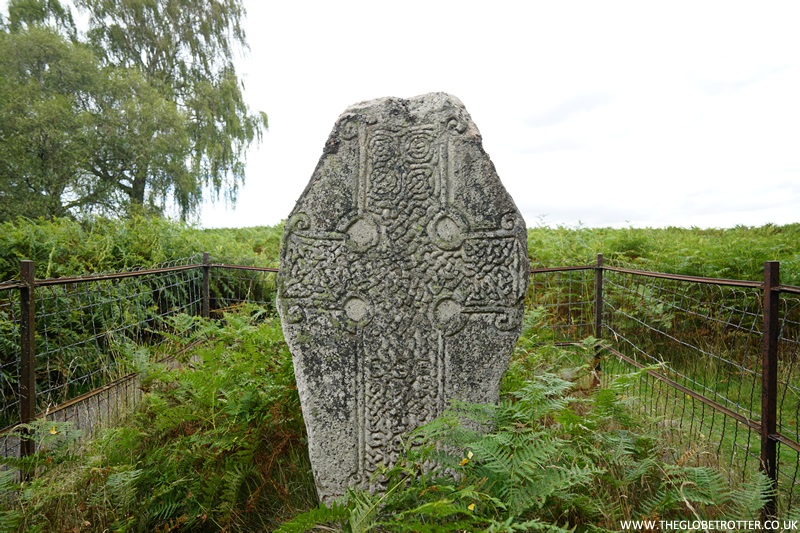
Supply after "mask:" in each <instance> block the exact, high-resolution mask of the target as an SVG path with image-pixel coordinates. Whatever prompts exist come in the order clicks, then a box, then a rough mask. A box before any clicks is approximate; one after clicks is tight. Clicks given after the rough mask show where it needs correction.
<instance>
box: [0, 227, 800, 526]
mask: <svg viewBox="0 0 800 533" xmlns="http://www.w3.org/2000/svg"><path fill="white" fill-rule="evenodd" d="M0 230H2V231H0V235H2V236H0V240H1V241H2V242H0V265H2V271H3V277H4V279H13V278H15V277H16V275H17V271H18V260H19V259H23V258H25V259H34V260H36V262H37V275H38V276H39V277H53V276H68V275H75V274H83V273H87V272H98V271H111V270H121V269H129V268H133V267H149V266H154V265H157V264H161V263H165V262H169V261H171V260H174V259H176V258H178V257H188V256H192V255H195V254H197V253H198V252H201V251H209V252H211V254H212V256H213V257H214V258H215V259H216V260H220V261H226V262H231V263H239V264H241V263H253V264H259V265H267V266H275V265H276V264H277V255H278V248H279V243H280V236H281V234H282V227H280V226H277V227H264V228H247V229H218V230H201V229H198V228H194V227H191V226H187V225H185V224H181V223H173V222H169V221H167V220H164V219H160V218H148V217H133V218H131V219H128V220H124V221H112V220H107V219H102V218H95V219H87V220H85V221H83V222H76V221H72V220H68V219H55V220H51V221H45V220H34V221H31V220H25V219H18V220H17V221H16V222H15V223H11V222H7V223H5V224H2V226H0ZM798 230H800V225H790V226H783V227H773V226H767V227H763V228H734V229H731V230H713V231H712V230H697V229H694V230H681V229H676V228H671V229H665V230H652V229H651V230H633V229H623V230H612V229H574V230H569V229H566V228H557V229H548V228H533V229H531V230H530V231H529V240H530V255H531V256H532V258H533V262H534V264H539V265H542V266H553V265H577V264H591V263H592V262H593V260H594V257H595V254H597V253H599V252H602V253H604V255H605V257H606V260H607V262H609V263H611V264H614V265H621V266H631V267H637V268H647V269H650V270H658V271H667V272H676V273H682V274H695V275H724V276H725V277H730V278H737V277H738V278H744V279H754V280H758V279H759V278H760V277H761V275H762V273H761V268H762V264H763V261H764V260H767V259H778V260H781V261H782V263H783V264H784V265H785V266H784V268H783V269H782V271H783V275H782V277H783V280H784V283H794V284H797V281H796V280H797V277H796V276H797V269H796V268H795V267H794V266H793V265H796V264H797V261H798V257H800V255H798V253H799V251H800V239H798V238H797V237H798ZM695 246H696V247H697V248H694V247H695ZM681 250H683V252H682V251H681ZM686 250H692V252H691V255H689V254H688V252H686ZM682 253H685V254H686V255H684V256H681V255H680V254H682ZM726 254H728V255H727V256H726ZM726 257H727V259H726ZM701 258H704V259H701ZM726 261H727V263H726ZM577 286H578V285H576V287H577ZM562 289H563V290H567V291H573V290H576V289H574V288H573V287H570V286H567V287H563V288H562ZM562 289H560V290H562ZM663 289H664V287H663V284H661V285H658V290H663ZM579 290H585V287H583V288H582V289H579ZM653 290H655V289H654V288H648V287H645V286H642V287H638V286H637V287H636V289H635V290H634V291H633V292H631V293H630V294H629V295H627V296H624V297H622V299H621V300H619V301H616V300H613V301H612V303H613V304H614V305H615V306H617V307H619V308H620V310H622V311H625V310H630V311H631V312H634V311H636V312H637V313H638V312H640V311H642V312H645V313H646V316H647V317H648V322H651V323H653V325H654V326H655V327H658V328H660V329H662V330H664V331H667V332H670V334H671V335H673V336H674V335H677V333H676V331H675V328H676V327H680V329H681V331H682V332H683V331H686V332H689V330H695V329H698V328H700V327H701V326H702V320H700V318H698V317H695V318H691V317H690V316H688V315H687V316H686V317H684V316H682V315H678V314H675V312H674V311H672V310H669V309H666V308H661V307H659V304H658V302H659V296H658V295H657V294H655V293H652V291H653ZM101 296H102V295H101ZM551 296H552V295H549V294H545V296H544V297H545V300H547V299H548V298H550V297H551ZM587 296H589V297H590V295H586V294H575V295H574V297H573V296H570V297H569V300H570V301H580V300H581V299H583V298H584V297H587ZM64 297H66V296H64ZM59 298H61V296H59ZM159 298H162V299H163V298H167V299H166V300H164V302H161V303H158V302H156V301H152V302H150V301H145V300H143V301H142V306H143V307H158V306H159V305H162V304H164V305H166V307H171V304H169V301H171V300H169V298H168V295H167V296H165V295H164V294H161V295H160V296H159ZM130 301H131V302H132V304H133V302H134V301H133V300H130ZM704 301H705V300H704ZM54 302H55V300H54ZM41 304H42V305H45V306H46V305H49V304H47V303H45V302H41ZM54 305H56V304H55V303H54ZM136 305H138V304H136ZM108 306H111V307H113V302H111V303H106V302H101V303H99V304H97V305H95V304H92V305H90V306H89V307H87V309H88V310H90V311H91V313H93V315H92V316H93V317H94V318H93V320H97V319H96V316H99V313H100V310H101V309H104V308H105V307H108ZM642 306H644V307H642ZM57 307H58V308H63V309H71V311H70V314H69V316H67V317H66V318H65V319H64V321H63V323H61V322H59V327H57V328H54V329H49V330H48V333H47V334H48V335H51V336H52V335H67V334H71V333H70V331H72V329H75V328H81V327H82V325H81V324H82V323H83V322H82V321H83V320H84V319H82V318H79V317H77V315H76V313H78V314H79V313H81V312H83V311H81V310H80V309H77V308H73V307H71V306H70V305H68V304H66V303H58V304H57ZM129 307H130V308H131V309H132V308H133V307H134V305H130V306H129ZM640 308H641V309H640ZM0 311H2V309H0ZM549 312H550V311H547V313H549ZM703 312H704V313H707V312H708V311H707V310H703ZM551 318H552V317H550V316H548V315H547V314H546V312H545V311H543V310H536V311H533V312H530V313H529V315H528V318H527V322H526V330H525V333H524V335H523V336H522V338H521V340H520V343H519V344H518V347H517V350H516V352H515V355H514V357H513V360H512V363H511V366H510V369H509V371H508V372H507V374H506V376H505V379H504V382H503V388H502V403H501V405H500V406H499V407H489V406H472V405H456V406H454V408H453V409H452V410H451V411H449V412H448V413H445V415H444V416H443V417H441V418H440V419H438V420H436V421H435V422H433V423H431V424H429V425H427V426H426V427H424V428H421V429H419V430H418V431H416V432H415V433H414V434H413V435H410V436H409V440H408V453H407V455H406V457H405V458H404V459H403V460H402V461H401V462H400V463H399V464H398V465H396V466H395V467H394V468H393V469H391V470H387V471H385V472H383V474H382V475H383V476H384V480H385V482H386V484H387V487H388V489H389V490H388V491H387V493H386V494H385V495H384V496H374V495H369V494H365V493H360V492H354V493H352V494H351V495H350V498H349V500H348V503H347V504H346V505H340V506H335V507H333V508H326V507H324V506H319V505H318V503H317V502H316V497H315V494H314V488H313V480H312V478H311V475H310V467H309V464H308V458H307V456H306V454H305V441H304V439H305V436H304V429H303V425H302V420H301V418H300V410H299V404H298V400H297V393H296V390H295V388H294V378H293V375H292V368H291V358H290V356H289V353H288V350H287V349H286V346H285V343H284V341H283V339H282V336H281V332H280V327H279V323H278V321H277V319H276V317H275V316H274V309H271V308H268V307H267V308H253V307H244V308H242V309H241V310H240V311H238V312H236V311H234V310H233V309H228V310H227V312H226V313H225V315H224V316H223V318H221V319H220V320H215V321H205V320H201V319H197V318H191V317H188V316H185V315H177V316H173V317H172V318H163V319H162V320H164V322H165V323H166V325H167V327H166V328H163V329H162V330H160V331H161V332H160V335H162V336H167V337H169V338H170V339H171V340H172V341H174V343H175V344H176V345H187V344H189V343H193V342H195V341H198V342H200V344H199V345H196V346H195V345H193V348H192V350H191V351H189V352H186V354H185V355H181V356H179V357H178V358H179V360H180V363H181V366H180V367H179V368H177V369H175V368H172V369H170V367H167V366H165V365H163V364H156V363H152V361H153V359H154V354H155V352H154V351H153V350H152V349H149V348H143V347H139V348H134V347H133V346H131V345H126V344H125V343H122V344H121V346H120V347H118V348H115V349H118V350H119V351H120V354H121V356H122V357H124V358H125V364H124V365H123V367H122V368H124V369H130V368H133V369H136V370H138V371H139V373H140V376H141V379H142V385H143V387H144V388H145V389H146V391H147V394H146V396H145V401H144V402H143V403H142V405H141V408H140V409H139V410H138V411H137V412H136V413H135V414H133V415H132V416H131V417H130V419H129V420H128V421H127V422H126V423H125V424H124V425H122V426H120V427H117V428H113V429H108V430H104V431H103V432H101V433H100V434H99V435H98V436H97V438H96V439H94V440H93V441H90V442H87V441H82V440H78V439H77V435H76V432H75V430H74V429H72V428H71V427H70V426H69V425H63V424H52V423H50V424H48V423H45V422H43V421H40V422H37V423H36V424H34V425H33V429H35V433H34V435H35V438H36V439H38V440H39V442H40V444H42V445H43V446H41V447H40V452H39V453H38V454H36V455H35V456H33V457H32V458H28V459H25V460H23V461H14V460H10V461H8V462H9V465H10V466H11V467H16V468H21V469H23V470H26V471H35V472H36V476H34V477H33V478H32V479H31V480H30V481H27V482H25V483H23V484H20V483H19V482H18V480H17V479H16V477H15V476H14V474H13V472H14V470H13V469H12V470H6V471H4V473H2V474H0V493H4V494H6V496H5V497H4V499H3V503H2V505H0V508H1V509H2V510H1V511H0V529H8V530H9V531H50V530H53V529H54V528H55V529H56V530H67V531H69V530H76V531H77V530H84V531H104V530H109V531H219V530H226V531H263V530H273V529H275V528H279V527H282V528H283V529H282V530H283V531H304V530H308V529H307V528H310V527H312V526H314V525H315V524H319V525H320V527H321V528H323V529H322V530H324V528H334V529H335V528H341V529H343V530H346V531H366V530H373V531H447V530H453V531H459V530H490V531H521V530H536V529H550V530H565V529H570V528H576V530H577V531H602V530H614V529H617V528H618V527H619V521H620V520H624V519H668V518H689V519H692V518H696V517H697V516H701V517H702V518H704V519H713V518H714V517H717V518H725V519H735V518H739V517H741V518H753V517H756V516H757V514H758V509H759V508H760V506H761V505H762V503H763V501H764V498H765V497H766V487H767V485H766V483H765V480H764V479H763V477H761V476H760V475H758V474H757V472H756V471H755V467H754V464H755V463H754V462H751V465H750V466H751V467H753V468H748V469H747V470H746V473H745V474H744V476H745V479H744V483H742V469H740V468H739V467H738V465H734V464H732V463H731V464H728V463H727V462H726V463H724V464H718V463H717V461H719V460H722V459H720V457H725V456H726V453H727V448H728V447H731V446H733V445H734V443H733V441H732V440H731V439H735V438H738V437H736V433H735V430H733V429H731V431H728V430H725V429H723V430H722V431H723V433H724V434H725V435H724V439H723V440H719V439H705V440H704V439H697V438H687V437H686V435H687V434H688V433H689V432H691V431H694V432H695V433H696V432H697V431H698V428H696V427H695V428H693V429H692V428H683V427H682V426H676V425H671V422H674V421H675V420H672V419H673V418H675V416H677V417H680V416H682V415H681V410H683V411H686V409H687V403H686V400H685V398H683V395H682V394H677V395H676V396H675V398H674V399H673V400H671V401H674V402H675V403H676V405H677V403H678V402H682V407H681V406H680V405H679V406H678V407H677V409H678V411H679V412H678V413H677V414H676V410H675V409H676V408H672V411H671V412H665V413H661V418H658V419H655V420H653V419H649V418H646V417H644V416H643V415H642V414H641V413H642V412H643V409H642V408H643V405H642V404H644V403H646V402H649V401H651V400H645V399H642V400H640V398H644V396H640V394H645V395H650V396H652V397H654V398H655V397H657V398H659V399H656V400H655V401H656V403H658V402H659V401H661V402H662V403H663V402H666V397H667V396H670V395H671V394H672V392H673V391H671V390H662V389H663V388H661V387H660V386H659V388H658V389H657V390H656V387H655V386H654V385H655V383H652V384H648V383H651V382H648V381H647V379H646V378H643V377H641V376H640V374H632V375H626V374H622V375H615V374H614V371H615V369H613V368H612V367H611V366H609V367H607V371H608V374H607V379H606V380H604V382H603V385H602V386H601V387H599V388H592V387H591V386H590V383H591V382H592V373H591V371H590V370H591V367H592V359H593V357H594V353H595V343H594V342H593V341H591V340H589V341H587V342H586V343H585V344H584V345H583V346H579V347H574V348H572V347H570V348H563V347H557V346H553V345H552V344H550V345H548V344H547V343H548V342H549V341H552V340H553V336H552V332H551V331H550V330H548V329H547V328H546V327H545V326H546V322H547V321H549V320H551ZM561 318H563V317H561ZM620 320H623V321H624V316H623V315H620ZM726 323H727V322H723V323H720V324H719V325H718V327H719V331H716V330H713V331H711V330H703V331H701V332H698V333H697V335H698V336H700V337H702V339H706V341H707V342H708V343H714V344H715V345H716V344H720V346H723V348H724V346H726V343H729V342H732V340H737V339H739V337H737V336H734V332H731V331H729V328H726V327H725V324H726ZM621 326H624V324H622V323H621ZM625 327H628V326H625ZM70 328H72V329H70ZM636 328H637V325H636V323H631V324H630V325H629V329H636ZM576 331H579V330H576ZM717 337H719V338H717ZM54 339H55V337H52V338H51V339H50V340H51V342H53V340H54ZM642 342H645V341H642ZM647 342H650V343H654V344H653V345H652V346H655V348H653V349H654V350H655V352H658V353H661V352H664V351H672V348H670V347H669V346H667V345H666V344H664V345H663V346H661V345H659V344H657V343H658V341H657V340H655V341H654V340H649V341H647ZM737 342H745V340H741V341H737ZM748 342H749V341H748ZM699 345H701V346H702V347H703V348H704V349H708V350H711V349H712V347H711V346H706V345H705V344H699ZM647 346H648V347H649V348H652V346H650V345H649V344H648V345H647ZM737 346H739V345H731V346H730V349H731V350H734V348H736V347H737ZM159 350H163V348H160V349H159ZM714 350H717V348H714ZM64 353H65V354H69V353H71V352H67V351H65V352H64ZM159 353H161V352H160V351H159ZM737 353H738V352H737ZM88 354H89V352H87V355H86V357H88ZM731 354H733V351H731V352H730V354H729V353H728V352H726V351H724V350H722V351H720V352H719V353H718V355H719V356H720V357H727V358H731V357H732V355H731ZM73 355H74V354H73ZM73 355H69V357H71V358H72V357H73ZM86 357H84V358H86ZM672 358H673V359H675V360H676V365H678V366H677V367H676V368H678V369H680V368H682V367H680V365H679V363H680V361H681V360H683V359H685V364H686V368H687V371H688V370H691V372H692V373H693V374H698V373H699V374H700V375H699V376H698V377H700V378H703V375H704V374H703V373H704V372H705V373H710V374H713V376H706V377H705V378H703V379H702V380H701V381H700V382H699V383H701V384H704V385H703V386H706V387H714V390H717V391H718V392H720V394H722V393H723V392H724V391H725V390H727V389H731V390H737V391H739V392H738V394H739V396H742V395H745V396H751V395H753V394H755V395H757V394H758V391H757V390H754V391H750V390H747V389H746V387H743V386H742V385H740V382H741V381H742V380H743V377H736V376H734V375H730V376H729V375H727V374H726V372H727V371H722V370H720V369H715V368H713V367H709V366H707V364H706V363H703V365H706V366H701V367H698V366H697V365H698V363H697V361H696V358H695V357H694V356H692V355H691V354H689V355H685V356H684V355H682V353H678V352H677V351H676V353H675V354H674V357H672ZM63 366H64V368H65V369H67V368H68V367H69V365H63ZM56 367H58V365H57V364H54V365H52V368H56ZM619 371H620V372H626V371H627V370H619ZM670 375H672V374H670ZM673 377H674V376H673ZM690 388H695V387H694V386H693V385H692V386H690ZM12 392H13V391H11V390H10V389H9V394H11V393H12ZM650 396H648V398H649V397H650ZM670 397H671V396H670ZM648 405H649V404H648ZM691 405H692V406H693V405H694V404H691ZM789 407H790V408H791V409H795V406H794V405H790V406H789ZM694 408H695V407H692V409H694ZM715 420H717V419H716V418H715V416H712V415H709V416H708V417H707V421H706V422H703V424H705V425H706V426H708V425H709V424H711V425H712V426H715V428H716V426H719V427H720V428H722V427H726V426H725V424H728V422H729V421H728V420H717V422H715ZM784 423H786V421H784ZM476 424H479V425H482V426H483V427H484V428H488V429H489V431H488V432H485V433H479V432H476V431H474V429H475V427H476ZM699 431H700V433H702V432H704V431H706V428H703V427H701V428H700V429H699ZM716 431H719V428H717V429H716ZM693 435H694V433H693ZM743 438H747V436H746V435H743ZM688 443H693V444H688ZM720 450H722V452H723V453H722V454H721V455H720V454H719V452H720ZM781 452H782V454H783V453H784V452H786V453H788V450H785V449H783V448H782V450H781ZM726 461H727V459H726ZM787 464H794V463H791V462H789V463H787ZM453 473H457V475H456V476H455V477H454V476H453V475H452V474H453ZM727 476H733V477H731V478H729V477H727ZM732 481H733V482H734V483H733V484H731V482H732ZM623 496H625V497H623ZM54 524H58V526H57V527H56V526H54ZM304 528H306V529H304Z"/></svg>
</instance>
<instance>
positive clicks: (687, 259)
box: [0, 216, 800, 286]
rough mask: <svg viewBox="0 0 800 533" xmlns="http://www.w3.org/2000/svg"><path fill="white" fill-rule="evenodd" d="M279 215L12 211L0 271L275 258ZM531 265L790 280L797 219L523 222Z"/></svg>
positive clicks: (8, 274) (799, 258)
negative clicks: (674, 223) (599, 263)
mask: <svg viewBox="0 0 800 533" xmlns="http://www.w3.org/2000/svg"><path fill="white" fill-rule="evenodd" d="M282 234H283V225H282V224H279V225H277V226H264V227H254V228H227V229H206V230H203V229H198V228H196V227H193V226H190V225H186V224H182V223H178V222H171V221H169V220H165V219H159V218H154V217H145V216H134V217H131V218H129V219H124V220H113V219H106V218H101V217H95V218H89V219H87V220H84V221H82V222H76V221H73V220H70V219H64V218H61V219H54V220H43V219H33V220H31V219H24V218H18V219H15V220H14V221H9V222H5V223H2V224H0V279H2V280H8V279H13V278H15V277H16V276H17V275H18V271H19V265H18V262H19V260H21V259H30V260H34V261H36V262H37V276H39V277H48V276H54V277H56V276H67V275H79V274H85V273H90V272H108V271H114V270H124V269H128V268H133V267H151V266H154V265H158V264H162V263H165V262H169V261H172V260H175V259H177V258H182V257H189V256H192V255H195V254H198V253H200V252H211V254H212V256H213V257H214V258H215V259H218V260H225V261H229V262H239V263H242V262H244V263H247V264H256V265H259V266H277V264H278V251H279V247H280V238H281V236H282ZM528 250H529V251H528V253H529V255H530V257H531V265H532V266H533V267H550V266H575V265H589V264H593V263H594V261H595V258H596V256H597V254H598V253H602V254H604V256H605V260H606V263H607V264H610V265H615V266H626V267H634V268H642V269H646V270H651V271H656V272H668V273H672V274H686V275H695V276H707V277H720V278H731V279H746V280H755V281H760V280H761V279H762V277H763V266H764V261H771V260H777V261H781V265H782V269H781V270H782V276H781V278H782V282H783V283H785V284H789V285H798V286H800V223H798V224H789V225H786V226H772V225H767V226H762V227H744V226H741V227H736V228H731V229H699V228H692V229H684V228H665V229H651V228H644V229H637V228H627V229H611V228H565V227H559V228H547V227H536V228H530V229H529V230H528Z"/></svg>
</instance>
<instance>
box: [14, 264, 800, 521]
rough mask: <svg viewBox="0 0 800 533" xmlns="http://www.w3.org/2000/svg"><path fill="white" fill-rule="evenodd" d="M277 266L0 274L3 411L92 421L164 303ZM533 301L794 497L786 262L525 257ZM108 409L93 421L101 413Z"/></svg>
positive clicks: (798, 390)
mask: <svg viewBox="0 0 800 533" xmlns="http://www.w3.org/2000/svg"><path fill="white" fill-rule="evenodd" d="M275 272H277V269H274V268H261V267H254V266H244V265H229V264H225V263H222V262H212V261H211V259H210V257H209V256H208V254H204V255H203V256H202V259H201V256H199V255H198V256H197V257H195V258H190V259H187V260H183V261H178V262H175V263H173V264H169V265H164V266H162V267H161V268H156V269H151V270H140V271H135V272H122V273H116V274H104V275H94V276H81V277H74V278H60V279H47V280H37V279H35V278H34V276H33V264H32V263H30V262H25V261H23V262H22V263H21V269H20V281H18V282H11V283H2V284H0V348H1V349H2V352H1V355H2V357H1V358H0V409H2V411H1V415H0V416H2V420H1V421H0V426H6V429H5V430H3V431H2V433H4V434H6V438H5V439H4V442H5V445H4V447H5V449H4V450H0V453H5V454H6V455H9V454H26V453H30V452H31V451H33V450H32V448H31V446H32V444H31V441H28V440H23V441H22V446H21V447H20V441H19V439H15V438H12V437H9V436H8V435H9V432H10V430H11V429H12V428H14V427H15V426H16V425H17V424H18V423H19V422H22V423H27V422H30V421H31V420H33V419H35V418H36V417H41V416H46V417H49V418H51V419H55V420H71V421H76V422H78V423H79V424H78V425H82V426H83V427H88V428H90V429H91V428H93V427H95V426H96V425H99V424H100V422H102V421H103V420H109V419H114V418H116V417H117V416H118V415H120V414H123V413H125V412H128V411H129V409H130V407H131V406H132V405H133V404H135V402H136V401H137V399H138V397H139V395H140V391H139V389H138V387H137V386H136V382H135V380H136V373H135V372H134V371H133V370H135V368H134V365H133V364H132V361H135V359H136V357H135V351H136V347H137V346H141V345H143V344H147V345H158V344H159V343H161V342H162V341H163V340H164V339H165V338H168V337H169V328H170V317H171V316H174V315H177V314H179V313H186V314H189V315H201V316H214V315H215V313H216V312H217V310H219V309H224V308H227V307H229V306H231V305H235V304H237V303H240V302H258V303H261V304H264V305H268V306H269V305H274V290H275V278H274V273H275ZM527 305H528V306H535V307H541V308H542V309H544V310H545V313H546V318H547V324H548V327H549V331H550V332H551V338H550V339H549V340H551V341H555V342H577V341H580V340H582V339H584V338H586V337H588V336H595V337H597V338H601V339H603V340H604V341H606V344H605V348H604V352H603V359H602V363H601V364H602V374H603V375H606V376H609V375H613V374H615V373H622V372H627V371H629V370H630V369H631V368H639V369H644V371H643V372H642V373H641V374H640V375H641V378H640V379H639V380H638V382H637V383H635V384H634V385H632V389H633V390H632V391H631V394H630V396H631V397H635V398H636V399H637V402H638V404H639V405H640V406H641V408H642V409H644V410H645V411H646V412H648V413H650V414H652V415H653V416H654V419H655V420H656V422H655V423H657V424H659V425H660V426H662V428H664V429H665V434H670V432H672V433H674V435H675V438H678V439H686V438H687V437H688V438H691V439H693V440H694V441H696V442H697V443H700V444H698V446H697V450H698V453H708V450H710V451H711V453H712V455H713V460H714V461H715V464H716V465H717V466H719V467H720V468H723V469H725V470H727V471H728V472H729V473H730V475H731V477H732V478H736V477H737V476H738V477H739V478H741V479H746V478H747V476H748V475H749V473H751V472H753V471H755V470H758V469H761V470H763V471H764V472H766V473H767V475H768V476H769V477H770V478H771V479H773V480H774V482H775V483H776V486H777V488H778V492H777V494H778V498H777V499H776V500H775V501H772V502H770V505H769V506H768V507H767V509H766V512H767V514H769V515H775V513H776V509H777V507H776V506H778V505H780V509H781V511H787V512H788V511H789V510H791V509H792V508H793V507H795V508H796V506H797V503H798V499H799V498H800V494H798V491H797V490H796V489H795V485H796V481H797V476H798V471H800V427H798V426H800V369H798V359H800V287H792V286H784V285H781V284H780V280H779V265H778V264H777V263H773V262H769V263H766V264H765V278H764V280H763V281H736V280H723V279H711V278H698V277H689V276H676V275H668V274H660V273H654V272H644V271H637V270H630V269H624V268H617V267H612V266H606V265H604V264H603V261H602V256H598V261H597V263H596V264H594V265H587V266H578V267H559V268H539V269H533V270H532V271H531V278H530V293H529V299H528V302H527ZM98 421H100V422H98Z"/></svg>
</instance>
